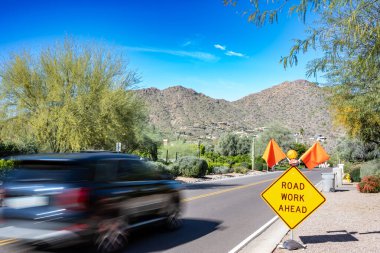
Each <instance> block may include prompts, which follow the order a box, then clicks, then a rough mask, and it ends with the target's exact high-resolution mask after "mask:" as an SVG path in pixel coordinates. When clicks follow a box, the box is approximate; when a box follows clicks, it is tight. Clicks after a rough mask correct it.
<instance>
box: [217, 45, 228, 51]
mask: <svg viewBox="0 0 380 253" xmlns="http://www.w3.org/2000/svg"><path fill="white" fill-rule="evenodd" d="M214 47H215V48H217V49H220V50H222V51H224V50H226V46H222V45H220V44H215V45H214Z"/></svg>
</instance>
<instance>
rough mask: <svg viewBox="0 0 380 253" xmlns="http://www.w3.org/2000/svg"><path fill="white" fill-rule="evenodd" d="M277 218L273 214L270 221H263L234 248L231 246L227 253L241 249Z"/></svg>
mask: <svg viewBox="0 0 380 253" xmlns="http://www.w3.org/2000/svg"><path fill="white" fill-rule="evenodd" d="M278 218H279V217H278V216H277V215H276V216H274V217H273V218H272V219H271V220H270V221H268V222H267V223H265V224H264V225H263V226H262V227H261V228H259V229H258V230H256V231H255V232H254V233H253V234H251V235H250V236H248V237H247V238H246V239H245V240H244V241H242V242H241V243H239V245H237V246H236V247H235V248H233V249H232V250H230V251H229V252H228V253H236V252H240V250H241V249H243V248H244V247H245V246H246V245H247V244H248V243H250V242H251V241H253V240H254V239H256V238H257V237H258V236H260V235H261V234H262V233H263V232H264V231H266V230H267V229H268V228H269V227H270V226H271V225H272V224H273V223H275V222H276V221H277V220H278Z"/></svg>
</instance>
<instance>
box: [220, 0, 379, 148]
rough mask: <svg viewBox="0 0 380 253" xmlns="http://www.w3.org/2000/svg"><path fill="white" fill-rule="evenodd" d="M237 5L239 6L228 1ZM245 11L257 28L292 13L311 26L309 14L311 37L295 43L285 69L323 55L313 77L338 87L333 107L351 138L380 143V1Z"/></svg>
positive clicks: (276, 4)
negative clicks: (313, 52) (307, 56)
mask: <svg viewBox="0 0 380 253" xmlns="http://www.w3.org/2000/svg"><path fill="white" fill-rule="evenodd" d="M224 2H225V4H232V5H236V3H237V1H234V0H224ZM250 3H251V4H252V7H253V11H245V12H244V13H246V14H247V15H248V20H249V21H250V22H253V23H255V24H257V25H259V26H260V25H263V24H265V23H266V22H269V23H273V22H277V21H278V13H280V12H284V11H285V10H288V11H289V13H290V14H294V13H295V14H298V15H299V17H300V18H301V19H302V20H303V21H304V22H305V21H306V17H307V14H308V12H312V13H314V17H315V18H316V21H315V22H314V23H313V24H312V25H308V28H307V30H306V31H307V36H306V37H305V38H301V39H295V43H294V46H293V47H292V48H291V49H290V52H289V54H288V55H287V56H285V57H282V58H281V62H282V63H283V65H284V67H285V68H286V67H289V66H293V65H296V64H297V62H298V56H299V54H301V53H305V52H307V51H309V50H310V49H316V48H318V49H319V50H321V51H322V53H323V55H322V57H320V58H317V59H314V60H313V61H311V62H310V63H309V68H308V71H307V75H309V76H310V75H313V74H314V75H315V74H317V73H318V72H320V73H323V74H325V77H326V78H327V81H328V83H329V84H331V85H332V86H333V88H332V89H331V90H332V96H331V105H332V108H333V112H334V114H335V119H336V122H338V123H340V124H343V125H344V126H345V127H346V128H347V130H348V133H349V134H350V135H351V136H356V137H358V138H360V139H361V140H363V141H364V142H372V143H377V144H379V143H380V75H379V73H380V24H379V20H380V1H378V0H330V1H325V0H299V1H289V0H276V1H271V2H270V1H269V2H267V3H266V4H265V3H259V0H253V1H250Z"/></svg>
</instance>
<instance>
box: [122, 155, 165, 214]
mask: <svg viewBox="0 0 380 253" xmlns="http://www.w3.org/2000/svg"><path fill="white" fill-rule="evenodd" d="M117 181H119V182H120V183H122V184H126V185H128V186H129V187H130V188H134V189H137V194H136V195H135V196H134V197H133V198H130V199H129V200H128V201H127V202H126V203H125V208H126V211H127V212H128V214H129V215H130V216H144V215H152V214H159V212H160V211H161V210H163V209H164V207H165V206H166V205H167V203H168V201H169V200H170V195H169V193H168V188H167V186H166V185H165V184H164V183H163V182H162V180H159V178H158V177H157V175H156V174H155V173H154V171H152V169H151V168H150V167H149V166H147V164H146V162H144V161H141V160H137V159H121V160H120V161H119V169H118V173H117Z"/></svg>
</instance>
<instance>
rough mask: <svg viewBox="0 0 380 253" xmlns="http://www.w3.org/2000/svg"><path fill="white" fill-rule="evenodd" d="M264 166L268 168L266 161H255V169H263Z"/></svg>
mask: <svg viewBox="0 0 380 253" xmlns="http://www.w3.org/2000/svg"><path fill="white" fill-rule="evenodd" d="M264 168H266V165H265V163H255V170H259V171H262V170H263V169H264Z"/></svg>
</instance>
